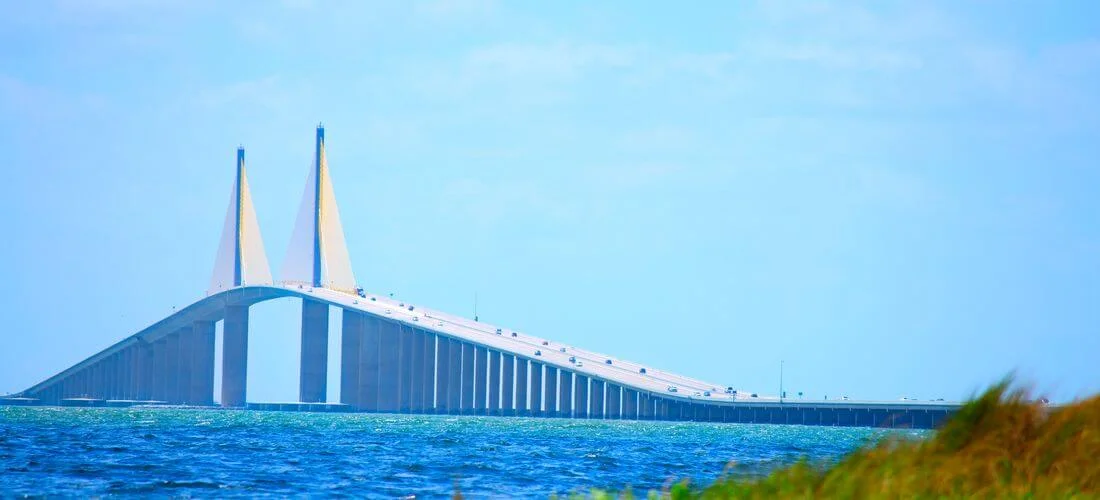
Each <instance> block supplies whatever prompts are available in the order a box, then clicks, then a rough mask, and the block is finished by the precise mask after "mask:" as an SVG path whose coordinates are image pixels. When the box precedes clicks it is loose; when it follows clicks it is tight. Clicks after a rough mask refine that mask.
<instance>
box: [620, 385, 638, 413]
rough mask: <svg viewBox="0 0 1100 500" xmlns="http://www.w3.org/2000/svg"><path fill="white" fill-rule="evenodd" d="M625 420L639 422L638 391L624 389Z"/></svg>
mask: <svg viewBox="0 0 1100 500" xmlns="http://www.w3.org/2000/svg"><path fill="white" fill-rule="evenodd" d="M623 418H625V419H627V420H638V391H636V390H634V389H627V388H625V387H624V388H623Z"/></svg>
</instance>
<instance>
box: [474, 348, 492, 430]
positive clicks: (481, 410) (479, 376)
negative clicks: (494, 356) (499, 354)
mask: <svg viewBox="0 0 1100 500" xmlns="http://www.w3.org/2000/svg"><path fill="white" fill-rule="evenodd" d="M488 375H489V351H488V350H487V349H485V348H484V347H481V346H477V347H475V348H474V413H476V414H478V415H484V414H485V408H486V407H485V400H486V399H488V389H489V377H488Z"/></svg>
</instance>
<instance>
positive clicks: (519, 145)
mask: <svg viewBox="0 0 1100 500" xmlns="http://www.w3.org/2000/svg"><path fill="white" fill-rule="evenodd" d="M1098 20H1100V3H1096V2H1091V1H1082V2H1070V1H1066V2H1042V1H1034V2H1014V1H1004V2H969V3H964V2H954V1H943V2H926V1H915V2H867V3H859V2H836V3H831V2H761V3H755V2H730V1H716V2H692V3H690V4H684V3H676V2H670V3H661V4H658V3H656V2H652V3H647V2H633V1H629V2H545V3H543V2H508V3H504V2H499V3H498V2H491V1H464V0H450V1H440V2H424V3H413V2H392V3H373V2H372V3H368V2H358V1H356V2H320V1H317V2H312V1H305V0H300V1H285V2H282V3H278V2H266V1H265V2H260V1H255V2H206V1H194V2H192V1H179V2H164V1H138V0H118V1H107V0H70V1H42V2H7V3H5V4H4V5H3V6H2V7H0V150H2V151H3V160H4V164H5V167H4V168H3V172H4V176H3V177H4V179H3V180H4V182H3V183H2V184H0V208H2V210H3V214H4V216H3V218H2V219H0V230H2V234H4V235H5V242H4V244H3V245H2V246H0V259H2V262H3V263H4V264H3V265H2V266H0V272H2V273H3V274H2V275H0V280H2V283H3V291H2V292H0V294H2V299H3V300H2V301H0V304H3V305H2V306H0V308H2V309H0V316H2V317H3V318H4V322H5V328H4V329H3V331H2V332H0V335H2V336H3V345H4V347H3V349H0V393H3V392H9V391H10V392H14V391H17V390H21V389H23V388H25V387H27V386H29V385H31V384H33V383H35V382H37V381H39V380H41V379H43V378H45V377H47V376H49V375H51V374H53V373H55V372H57V371H59V370H61V369H63V368H65V367H67V366H69V365H71V364H72V363H75V362H77V361H79V360H80V359H83V358H84V357H86V356H88V355H90V354H92V353H94V352H96V351H98V350H99V349H102V348H104V347H106V346H108V345H110V344H111V343H113V342H115V341H118V340H120V339H121V338H123V337H125V336H128V335H130V334H132V333H134V332H135V331H137V330H138V329H140V328H142V327H144V326H146V325H148V324H150V323H152V322H153V321H156V320H158V319H160V318H162V317H163V316H165V315H166V314H168V313H170V312H171V310H172V307H173V306H176V307H180V306H184V305H186V304H188V303H190V302H192V301H193V300H195V299H197V298H199V297H201V296H202V294H203V291H204V289H205V287H206V285H207V281H208V279H209V275H210V272H211V270H212V267H213V260H214V253H215V250H216V247H217V240H218V237H219V235H220V229H221V227H220V226H221V223H222V218H223V217H224V214H225V208H226V203H227V202H228V194H229V190H230V186H231V183H232V175H233V162H234V154H235V153H234V152H235V149H236V147H237V145H238V144H244V145H245V147H246V148H247V150H248V164H249V174H250V181H251V185H252V193H253V197H254V199H255V201H256V208H257V211H258V215H259V219H260V225H261V228H262V230H263V234H264V238H265V240H266V243H267V250H268V257H269V259H270V260H271V262H272V267H273V269H274V270H275V271H276V272H277V270H278V269H279V268H280V264H281V262H282V259H283V256H284V254H285V252H286V245H287V241H288V239H289V235H290V231H291V229H292V226H293V223H294V216H295V213H296V209H297V204H298V200H299V196H300V194H301V189H302V186H303V183H304V182H305V178H306V173H307V168H308V165H309V161H310V154H311V152H312V140H313V127H314V125H315V124H316V123H317V122H318V121H322V120H323V121H324V122H325V124H326V126H327V131H326V132H327V139H328V153H329V162H330V167H331V172H332V178H333V180H334V182H335V186H336V194H337V197H338V199H339V201H340V205H341V212H342V218H343V221H344V225H345V231H346V233H347V240H348V244H349V247H350V251H351V255H352V262H353V265H354V268H355V271H356V274H357V276H358V277H359V280H360V282H361V283H362V285H363V286H364V287H366V288H367V289H368V290H370V291H374V292H378V293H388V292H395V293H396V294H397V295H398V296H400V297H403V298H405V299H407V300H409V301H412V302H414V303H419V304H424V305H429V306H431V307H434V308H438V309H442V310H446V311H450V312H455V313H464V314H471V308H472V301H473V295H474V292H475V291H477V292H478V293H479V296H480V313H481V317H482V319H483V320H486V321H491V322H494V323H498V324H502V325H505V326H507V327H512V328H516V329H520V330H525V331H528V332H531V333H532V334H537V335H541V336H546V337H549V338H552V339H555V340H558V341H562V342H565V343H571V344H575V345H578V346H582V347H585V348H589V349H594V350H600V351H604V352H609V353H612V354H614V355H616V356H619V357H622V358H625V359H631V360H636V361H640V362H643V363H647V364H650V365H653V366H656V367H661V368H664V369H668V370H672V371H676V372H681V373H684V374H686V375H691V376H696V377H700V378H703V379H707V380H712V381H715V382H718V383H728V384H731V385H736V386H738V387H741V388H744V389H750V390H757V391H760V392H767V393H774V392H776V390H777V385H778V368H779V362H780V359H785V360H786V367H787V368H786V386H787V388H788V390H789V391H792V392H796V391H799V390H801V391H804V392H805V393H806V394H807V396H808V397H815V398H820V397H822V396H823V395H826V394H827V395H829V396H830V398H832V397H836V396H840V395H842V394H847V395H849V396H851V397H853V398H883V399H896V398H898V397H900V396H902V395H906V396H913V397H920V398H933V397H946V398H960V397H964V396H966V395H967V394H969V393H970V392H971V391H973V390H975V389H979V388H981V387H982V386H984V385H986V384H988V383H989V382H992V381H994V380H996V379H998V378H999V377H1001V376H1002V375H1004V374H1006V373H1007V372H1009V371H1010V370H1013V369H1016V370H1018V371H1019V373H1020V375H1021V377H1022V378H1023V379H1025V380H1028V381H1032V382H1034V383H1036V385H1037V386H1038V387H1039V388H1041V389H1042V390H1043V391H1045V392H1047V393H1048V394H1050V395H1052V396H1054V397H1055V398H1057V399H1063V400H1064V399H1068V398H1072V397H1074V396H1078V395H1084V394H1088V393H1092V392H1096V391H1098V390H1100V367H1098V366H1100V363H1098V362H1097V353H1100V265H1098V264H1100V201H1097V199H1098V194H1100V92H1098V91H1097V89H1100V22H1098ZM298 314H299V313H298V304H297V302H294V301H292V300H289V299H287V300H284V301H279V302H274V303H268V304H263V305H260V306H257V307H255V308H254V309H253V314H252V321H253V322H252V325H253V326H252V337H251V344H250V348H251V351H250V356H251V357H250V363H249V397H250V399H252V400H292V399H294V398H295V397H296V395H297V392H298V391H297V380H298V374H297V354H298V348H299V346H298V337H297V335H298ZM337 338H338V337H337V336H336V335H333V342H334V343H336V339H337ZM334 366H335V364H334ZM333 374H335V370H333ZM331 378H332V379H333V382H332V383H331V384H330V394H332V393H334V391H335V390H336V382H335V377H331Z"/></svg>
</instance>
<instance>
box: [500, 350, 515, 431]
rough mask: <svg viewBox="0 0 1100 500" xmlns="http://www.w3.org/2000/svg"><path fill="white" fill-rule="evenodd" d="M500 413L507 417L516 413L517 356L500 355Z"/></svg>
mask: <svg viewBox="0 0 1100 500" xmlns="http://www.w3.org/2000/svg"><path fill="white" fill-rule="evenodd" d="M500 364H501V366H500V391H501V392H500V414H501V415H504V416H506V417H509V416H512V415H515V414H516V356H515V355H513V354H508V353H501V355H500Z"/></svg>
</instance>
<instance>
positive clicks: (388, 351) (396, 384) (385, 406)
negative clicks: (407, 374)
mask: <svg viewBox="0 0 1100 500" xmlns="http://www.w3.org/2000/svg"><path fill="white" fill-rule="evenodd" d="M400 369H401V333H400V330H399V328H398V325H397V323H393V322H391V321H385V320H379V344H378V411H383V412H396V411H398V410H399V409H400V408H401V393H400V389H401V381H400V380H401V372H400Z"/></svg>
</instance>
